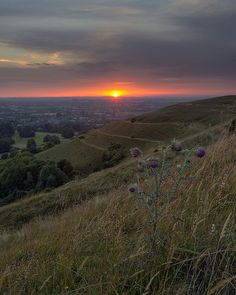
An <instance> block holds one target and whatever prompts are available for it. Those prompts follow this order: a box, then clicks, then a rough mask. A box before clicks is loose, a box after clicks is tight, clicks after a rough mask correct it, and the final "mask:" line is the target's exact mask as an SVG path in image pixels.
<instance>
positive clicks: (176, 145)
mask: <svg viewBox="0 0 236 295" xmlns="http://www.w3.org/2000/svg"><path fill="white" fill-rule="evenodd" d="M172 150H173V151H175V152H181V151H182V145H181V144H180V143H179V142H176V141H173V143H172Z"/></svg>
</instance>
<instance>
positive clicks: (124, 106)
mask: <svg viewBox="0 0 236 295" xmlns="http://www.w3.org/2000/svg"><path fill="white" fill-rule="evenodd" d="M186 100H187V99H183V98H182V99H181V98H165V99H163V98H160V99H158V98H142V99H141V98H137V99H135V98H130V99H129V98H122V99H117V100H116V99H110V98H104V99H101V98H93V99H91V98H84V99H82V98H80V99H74V98H73V99H71V98H64V99H56V98H54V99H52V98H49V99H46V98H43V99H39V98H34V99H19V98H16V99H1V101H0V120H2V121H5V122H11V123H12V124H14V126H15V127H16V128H17V127H20V126H30V127H31V128H33V130H34V131H35V132H51V133H61V130H62V129H63V128H64V127H65V126H66V127H68V126H69V127H70V128H72V129H73V130H74V132H75V133H77V134H81V133H84V132H87V131H88V130H90V129H93V128H99V127H102V126H103V125H104V124H106V123H109V122H111V121H115V120H126V119H128V118H131V117H134V116H137V115H139V114H143V113H145V112H151V111H153V110H156V109H158V108H161V107H164V106H167V105H171V104H174V103H176V102H181V101H186Z"/></svg>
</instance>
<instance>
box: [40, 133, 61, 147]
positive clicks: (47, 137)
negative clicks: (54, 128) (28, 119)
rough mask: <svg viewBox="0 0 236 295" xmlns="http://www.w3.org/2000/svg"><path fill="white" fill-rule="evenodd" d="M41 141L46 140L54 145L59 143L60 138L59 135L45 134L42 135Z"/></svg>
mask: <svg viewBox="0 0 236 295" xmlns="http://www.w3.org/2000/svg"><path fill="white" fill-rule="evenodd" d="M43 142H46V143H47V142H51V143H53V145H54V144H60V143H61V140H60V138H59V136H57V135H50V134H47V135H45V136H44V138H43Z"/></svg>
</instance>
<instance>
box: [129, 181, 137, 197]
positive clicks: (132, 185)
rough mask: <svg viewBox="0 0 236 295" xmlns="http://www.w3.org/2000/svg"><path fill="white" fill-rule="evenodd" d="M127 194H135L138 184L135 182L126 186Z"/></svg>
mask: <svg viewBox="0 0 236 295" xmlns="http://www.w3.org/2000/svg"><path fill="white" fill-rule="evenodd" d="M128 191H129V194H130V195H131V196H133V195H135V194H137V193H138V185H137V183H134V184H131V185H130V186H129V188H128Z"/></svg>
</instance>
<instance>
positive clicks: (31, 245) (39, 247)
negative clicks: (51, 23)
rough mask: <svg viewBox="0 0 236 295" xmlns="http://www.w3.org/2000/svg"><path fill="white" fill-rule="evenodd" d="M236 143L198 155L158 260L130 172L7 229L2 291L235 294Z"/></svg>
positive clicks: (2, 243)
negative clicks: (95, 194) (77, 201)
mask: <svg viewBox="0 0 236 295" xmlns="http://www.w3.org/2000/svg"><path fill="white" fill-rule="evenodd" d="M235 151H236V137H235V136H231V137H228V138H223V139H221V140H220V141H218V142H217V143H216V144H214V145H213V146H211V147H210V148H209V149H208V151H207V156H206V157H205V159H203V160H199V159H195V160H194V161H193V165H192V168H191V174H192V175H194V178H190V179H189V180H188V181H187V182H185V183H184V184H183V186H182V187H181V189H180V190H179V191H178V193H177V198H176V200H175V201H174V202H171V203H170V204H169V205H168V206H167V207H165V209H164V211H163V215H162V218H161V219H160V220H159V223H158V228H159V232H158V234H159V235H160V237H162V240H163V243H161V244H159V245H158V249H157V251H156V254H155V260H152V259H150V255H149V252H148V251H149V250H148V249H149V244H148V240H147V238H146V235H148V234H149V230H148V228H146V226H144V225H145V222H146V217H147V211H146V210H145V207H142V206H140V205H139V203H138V202H137V199H135V198H131V197H128V195H127V184H125V181H124V180H125V179H126V177H125V179H123V184H124V186H120V187H119V189H117V190H116V191H113V192H112V191H111V193H109V194H107V193H105V194H104V195H103V196H100V198H95V199H92V200H90V201H88V202H84V203H83V204H81V206H79V207H75V208H73V209H72V210H69V211H67V212H66V213H64V214H62V215H61V216H58V217H54V218H52V217H49V218H46V219H42V220H40V219H39V220H37V221H34V222H31V223H30V224H28V225H26V226H24V227H23V228H22V229H21V230H20V231H17V232H12V233H11V232H9V233H7V232H5V233H4V232H3V233H2V234H1V236H0V274H1V275H0V278H1V279H0V293H1V294H12V295H14V294H17V295H21V294H25V295H27V294H46V295H47V294H50V295H51V294H55V295H56V294H101V295H102V294H131V295H132V294H188V293H189V292H190V293H189V294H234V291H235V286H236V281H235V273H236V268H235V251H236V249H235V238H236V236H235V230H234V228H235V222H234V220H235V218H234V217H235V214H236V206H235V193H236V185H235V178H236V169H235V164H234V160H235V156H236V153H235ZM113 169H115V168H113ZM132 169H133V168H132ZM132 169H131V171H130V172H131V174H133V176H132V175H131V176H130V177H131V178H130V179H129V180H130V181H131V179H132V178H133V179H134V181H135V177H134V173H132ZM127 170H130V168H127ZM114 179H115V180H116V179H117V178H116V176H115V175H114ZM129 180H128V182H129ZM90 184H91V183H90V182H88V183H87V186H88V187H89V186H90ZM159 205H160V206H161V204H159Z"/></svg>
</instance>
